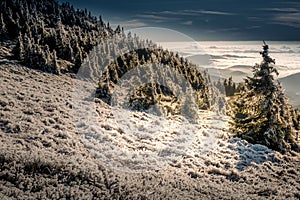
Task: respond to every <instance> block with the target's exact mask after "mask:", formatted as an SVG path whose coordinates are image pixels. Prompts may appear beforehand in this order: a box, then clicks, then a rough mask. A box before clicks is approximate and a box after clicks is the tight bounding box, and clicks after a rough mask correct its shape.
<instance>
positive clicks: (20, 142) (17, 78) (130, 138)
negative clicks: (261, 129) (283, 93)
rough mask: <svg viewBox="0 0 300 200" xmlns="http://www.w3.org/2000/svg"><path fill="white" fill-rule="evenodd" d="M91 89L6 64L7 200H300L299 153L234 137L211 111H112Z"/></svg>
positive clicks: (1, 144) (3, 186) (1, 152)
mask: <svg viewBox="0 0 300 200" xmlns="http://www.w3.org/2000/svg"><path fill="white" fill-rule="evenodd" d="M79 86H80V87H81V88H79V90H80V91H81V93H76V91H77V90H78V87H79ZM95 87H96V86H95V85H93V84H91V83H88V82H85V81H80V80H76V79H74V78H71V77H68V76H66V75H62V76H56V75H52V74H47V73H43V72H39V71H35V70H31V69H28V68H24V67H21V66H16V65H13V64H11V63H8V62H7V61H3V62H2V63H1V66H0V105H1V107H0V117H1V118H0V125H1V133H0V167H1V171H0V198H1V199H10V198H20V199H46V198H50V199H59V198H63V197H64V198H72V197H74V198H75V197H76V198H80V199H91V198H92V196H96V197H97V198H99V199H118V198H119V199H299V198H300V195H299V191H300V179H299V177H300V171H299V170H300V163H299V161H300V157H299V154H294V155H281V154H279V153H277V152H274V151H271V150H270V149H268V148H266V147H264V146H262V145H252V144H249V143H247V142H245V141H242V140H240V139H237V138H230V137H229V136H228V134H227V133H226V131H227V129H228V124H227V123H228V118H227V117H226V116H222V115H219V114H217V113H214V112H200V113H199V119H198V121H197V122H193V123H191V122H189V121H188V120H186V119H185V118H183V117H180V116H173V117H169V118H166V117H159V116H156V115H153V114H151V113H145V112H133V111H130V110H126V109H122V108H119V107H111V106H109V105H107V104H105V103H103V102H102V101H101V100H98V99H95V98H94V97H93V96H85V95H86V94H90V93H91V92H93V90H95ZM74 92H75V96H74ZM78 95H79V96H78Z"/></svg>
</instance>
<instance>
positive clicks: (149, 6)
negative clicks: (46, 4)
mask: <svg viewBox="0 0 300 200" xmlns="http://www.w3.org/2000/svg"><path fill="white" fill-rule="evenodd" d="M69 1H70V2H71V3H72V4H74V5H75V7H78V8H88V9H89V10H91V11H92V13H93V14H95V15H100V14H101V15H102V16H103V19H104V20H106V21H110V24H113V25H117V24H120V25H122V26H124V27H125V28H126V29H130V28H136V27H146V26H159V27H164V28H170V29H174V30H176V31H180V32H182V33H185V34H187V35H189V36H191V37H193V38H195V39H196V40H262V39H265V40H300V2H299V1H288V2H287V1H283V0H270V1H261V0H251V1H250V0H246V1H240V0H226V1H224V0H203V1H198V0H152V1H140V0H130V1H120V0H110V1H107V0H85V1H80V0H69Z"/></svg>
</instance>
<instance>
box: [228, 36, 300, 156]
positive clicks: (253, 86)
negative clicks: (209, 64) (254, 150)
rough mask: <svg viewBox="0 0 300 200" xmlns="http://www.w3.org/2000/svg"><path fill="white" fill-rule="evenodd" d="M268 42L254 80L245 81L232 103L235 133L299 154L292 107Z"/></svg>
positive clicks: (254, 71) (241, 136)
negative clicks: (269, 52) (275, 77)
mask: <svg viewBox="0 0 300 200" xmlns="http://www.w3.org/2000/svg"><path fill="white" fill-rule="evenodd" d="M268 49H269V47H268V45H267V44H266V43H265V42H264V45H263V51H262V52H261V55H262V57H263V61H262V62H261V64H256V65H255V66H254V67H253V77H247V79H245V86H244V90H242V91H240V92H239V93H238V94H237V95H236V96H235V97H234V98H233V100H232V101H231V103H230V107H231V112H230V115H231V118H232V122H231V130H232V133H233V134H234V135H236V136H238V137H240V138H242V139H245V140H247V141H249V142H251V143H259V144H263V145H265V146H267V147H269V148H271V149H274V150H278V151H280V152H282V153H284V152H287V151H289V150H291V149H292V150H295V151H298V152H299V146H298V145H297V143H296V141H295V134H294V133H295V131H294V129H293V125H292V117H291V109H292V108H291V106H290V105H289V104H288V102H287V98H286V97H285V95H284V92H283V89H282V87H281V85H280V83H279V82H278V81H275V80H274V74H276V75H277V76H278V72H277V70H276V69H275V67H274V64H275V60H274V59H272V58H271V57H270V56H269V55H268Z"/></svg>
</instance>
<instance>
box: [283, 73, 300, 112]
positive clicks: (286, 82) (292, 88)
mask: <svg viewBox="0 0 300 200" xmlns="http://www.w3.org/2000/svg"><path fill="white" fill-rule="evenodd" d="M279 81H280V82H281V84H282V86H283V88H285V89H286V94H287V96H288V97H289V98H290V102H291V104H292V105H293V106H295V107H298V108H300V88H299V85H300V73H297V74H292V75H290V76H287V77H284V78H281V79H279Z"/></svg>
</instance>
